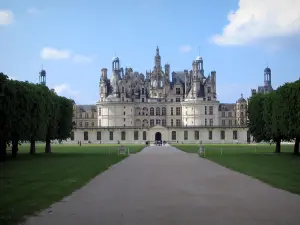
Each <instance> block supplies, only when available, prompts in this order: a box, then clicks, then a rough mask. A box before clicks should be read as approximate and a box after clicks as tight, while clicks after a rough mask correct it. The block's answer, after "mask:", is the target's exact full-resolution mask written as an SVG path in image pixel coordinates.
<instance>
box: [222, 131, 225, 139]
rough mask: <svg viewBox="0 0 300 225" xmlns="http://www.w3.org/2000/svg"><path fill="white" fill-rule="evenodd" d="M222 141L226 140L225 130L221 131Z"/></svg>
mask: <svg viewBox="0 0 300 225" xmlns="http://www.w3.org/2000/svg"><path fill="white" fill-rule="evenodd" d="M221 140H225V130H221Z"/></svg>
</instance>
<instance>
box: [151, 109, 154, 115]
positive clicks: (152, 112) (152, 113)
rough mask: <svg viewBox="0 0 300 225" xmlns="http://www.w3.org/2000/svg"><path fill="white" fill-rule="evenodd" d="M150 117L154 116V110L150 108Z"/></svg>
mask: <svg viewBox="0 0 300 225" xmlns="http://www.w3.org/2000/svg"><path fill="white" fill-rule="evenodd" d="M150 116H154V108H153V107H151V108H150Z"/></svg>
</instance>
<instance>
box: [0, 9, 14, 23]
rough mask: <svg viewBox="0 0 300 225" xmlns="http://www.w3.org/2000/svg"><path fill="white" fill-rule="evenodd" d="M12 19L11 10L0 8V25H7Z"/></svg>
mask: <svg viewBox="0 0 300 225" xmlns="http://www.w3.org/2000/svg"><path fill="white" fill-rule="evenodd" d="M13 21H14V14H13V12H12V11H11V10H5V9H2V10H1V9H0V25H9V24H12V23H13Z"/></svg>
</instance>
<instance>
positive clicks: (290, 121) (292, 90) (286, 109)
mask: <svg viewBox="0 0 300 225" xmlns="http://www.w3.org/2000/svg"><path fill="white" fill-rule="evenodd" d="M277 92H278V95H279V96H280V98H281V103H282V117H283V118H284V121H285V130H284V132H285V134H286V136H288V137H289V139H294V140H295V144H294V154H297V155H299V142H300V80H298V81H295V82H292V83H285V84H284V85H283V86H281V87H279V88H278V89H277Z"/></svg>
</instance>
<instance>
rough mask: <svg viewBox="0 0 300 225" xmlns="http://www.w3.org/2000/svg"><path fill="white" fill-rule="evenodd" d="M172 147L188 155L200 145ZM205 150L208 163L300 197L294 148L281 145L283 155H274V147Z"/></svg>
mask: <svg viewBox="0 0 300 225" xmlns="http://www.w3.org/2000/svg"><path fill="white" fill-rule="evenodd" d="M173 146H174V147H176V148H178V149H180V150H182V151H185V152H188V153H197V152H198V150H199V145H180V144H178V145H173ZM204 146H205V158H206V159H209V160H211V161H213V162H215V163H218V164H220V165H222V166H224V167H227V168H230V169H232V170H235V171H238V172H241V173H244V174H247V175H249V176H251V177H254V178H257V179H259V180H261V181H263V182H265V183H267V184H269V185H271V186H273V187H277V188H280V189H284V190H287V191H289V192H292V193H296V194H300V157H299V156H295V155H293V154H292V152H293V146H292V145H282V153H280V154H274V150H275V146H274V145H272V146H270V145H241V144H235V145H230V144H229V145H225V144H224V145H204Z"/></svg>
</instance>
